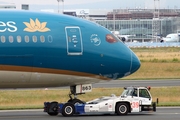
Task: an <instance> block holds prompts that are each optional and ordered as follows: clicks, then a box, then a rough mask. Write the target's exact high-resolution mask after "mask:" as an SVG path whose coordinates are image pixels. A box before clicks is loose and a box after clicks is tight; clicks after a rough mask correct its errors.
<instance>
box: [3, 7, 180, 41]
mask: <svg viewBox="0 0 180 120" xmlns="http://www.w3.org/2000/svg"><path fill="white" fill-rule="evenodd" d="M20 8H21V9H24V10H31V9H30V8H29V5H26V4H22V5H21V7H20ZM0 9H17V8H16V5H14V4H9V5H7V4H6V5H0ZM41 11H45V12H49V11H51V12H54V11H56V10H52V9H51V10H50V9H47V10H41ZM63 14H67V15H72V16H76V17H80V18H83V19H88V20H91V21H94V22H96V23H98V24H100V25H102V26H104V27H105V28H107V29H109V30H110V31H113V32H115V31H117V32H118V33H119V34H120V35H131V37H129V40H130V41H133V40H137V41H149V40H153V41H155V40H156V41H157V38H158V39H159V38H160V37H165V36H166V35H167V34H170V33H176V32H179V31H180V9H158V12H157V10H155V9H113V10H109V9H74V10H63ZM157 36H158V37H157Z"/></svg>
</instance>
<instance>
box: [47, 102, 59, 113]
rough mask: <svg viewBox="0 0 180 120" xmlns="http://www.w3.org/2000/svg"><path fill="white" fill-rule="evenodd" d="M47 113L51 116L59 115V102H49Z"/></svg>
mask: <svg viewBox="0 0 180 120" xmlns="http://www.w3.org/2000/svg"><path fill="white" fill-rule="evenodd" d="M47 113H48V114H49V115H51V116H56V115H58V102H51V103H49V105H48V110H47Z"/></svg>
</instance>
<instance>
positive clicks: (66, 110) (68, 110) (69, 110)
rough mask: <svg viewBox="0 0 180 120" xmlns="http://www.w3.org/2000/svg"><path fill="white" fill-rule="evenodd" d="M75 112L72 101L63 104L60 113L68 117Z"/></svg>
mask: <svg viewBox="0 0 180 120" xmlns="http://www.w3.org/2000/svg"><path fill="white" fill-rule="evenodd" d="M74 113H75V107H74V104H72V103H66V104H64V106H63V108H62V115H63V116H65V117H70V116H73V115H74Z"/></svg>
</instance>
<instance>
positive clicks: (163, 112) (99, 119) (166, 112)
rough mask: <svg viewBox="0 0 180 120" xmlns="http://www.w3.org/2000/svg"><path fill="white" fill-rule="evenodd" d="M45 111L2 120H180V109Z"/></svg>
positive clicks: (0, 119) (4, 115) (0, 114)
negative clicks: (100, 112) (122, 112)
mask: <svg viewBox="0 0 180 120" xmlns="http://www.w3.org/2000/svg"><path fill="white" fill-rule="evenodd" d="M42 111H43V110H19V111H17V110H15V111H0V120H180V107H163V108H157V112H152V113H136V114H128V115H127V116H117V115H76V116H72V117H63V116H62V115H61V114H59V115H58V116H49V115H47V114H46V113H44V112H42Z"/></svg>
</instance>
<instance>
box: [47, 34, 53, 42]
mask: <svg viewBox="0 0 180 120" xmlns="http://www.w3.org/2000/svg"><path fill="white" fill-rule="evenodd" d="M48 41H49V42H50V43H52V41H53V37H52V36H51V35H49V36H48Z"/></svg>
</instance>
